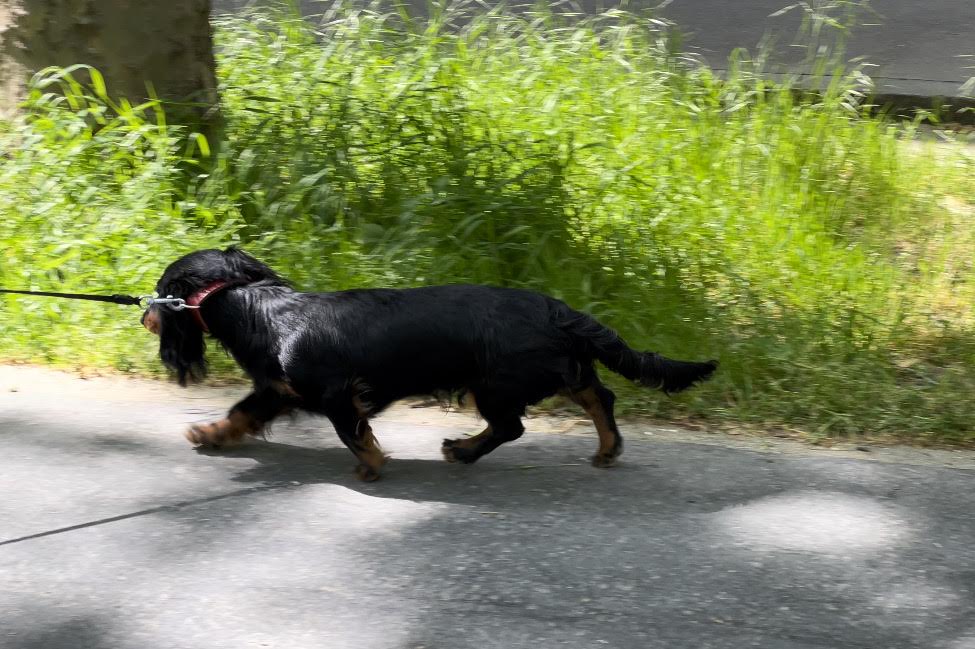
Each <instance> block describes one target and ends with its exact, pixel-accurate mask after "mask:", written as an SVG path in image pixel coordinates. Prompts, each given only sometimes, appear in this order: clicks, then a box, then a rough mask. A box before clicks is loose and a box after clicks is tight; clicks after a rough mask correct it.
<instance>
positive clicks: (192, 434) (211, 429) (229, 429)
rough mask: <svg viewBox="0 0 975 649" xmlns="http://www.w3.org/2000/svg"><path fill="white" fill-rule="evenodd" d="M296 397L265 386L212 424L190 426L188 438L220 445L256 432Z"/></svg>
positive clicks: (195, 441)
mask: <svg viewBox="0 0 975 649" xmlns="http://www.w3.org/2000/svg"><path fill="white" fill-rule="evenodd" d="M294 403H295V398H294V397H292V396H291V395H289V394H282V393H281V392H280V391H278V390H275V389H273V388H270V387H268V388H262V389H260V390H255V391H254V392H252V393H251V394H249V395H247V397H245V398H244V399H243V400H242V401H240V402H239V403H237V404H236V405H234V407H233V408H231V409H230V412H229V413H227V416H226V417H224V418H223V419H221V420H219V421H215V422H213V423H210V424H197V425H194V426H190V428H189V430H187V431H186V439H188V440H189V441H190V442H191V443H193V444H195V445H198V446H212V447H220V446H224V445H226V444H233V443H235V442H239V441H240V440H241V439H242V438H243V437H244V435H257V434H258V433H260V432H261V431H262V430H264V427H265V426H266V425H267V424H268V423H269V422H270V421H271V420H272V419H274V418H275V417H277V416H278V415H280V414H281V413H283V412H285V411H287V410H289V409H290V408H291V407H292V406H293V405H294Z"/></svg>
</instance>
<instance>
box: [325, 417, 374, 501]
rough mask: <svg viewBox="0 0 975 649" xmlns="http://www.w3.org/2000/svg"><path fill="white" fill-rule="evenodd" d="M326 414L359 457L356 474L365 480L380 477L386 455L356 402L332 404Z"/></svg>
mask: <svg viewBox="0 0 975 649" xmlns="http://www.w3.org/2000/svg"><path fill="white" fill-rule="evenodd" d="M325 416H326V417H328V418H329V421H331V422H332V425H333V426H334V427H335V432H336V433H337V434H338V436H339V439H341V440H342V443H343V444H345V446H346V447H347V448H348V449H349V450H350V451H352V452H353V453H354V454H355V456H356V457H357V458H359V465H358V466H357V467H356V469H355V472H356V475H357V476H359V479H360V480H362V481H364V482H372V481H373V480H378V479H379V469H380V468H381V467H382V466H383V465H384V464H385V463H386V459H387V457H386V455H385V454H384V453H383V449H382V447H381V446H379V442H378V441H376V436H375V435H373V433H372V426H370V425H369V421H368V420H367V419H366V418H365V417H363V416H361V414H360V413H359V412H358V409H357V408H356V407H355V405H354V404H352V403H349V404H348V405H340V406H334V405H333V406H332V407H330V408H327V409H325Z"/></svg>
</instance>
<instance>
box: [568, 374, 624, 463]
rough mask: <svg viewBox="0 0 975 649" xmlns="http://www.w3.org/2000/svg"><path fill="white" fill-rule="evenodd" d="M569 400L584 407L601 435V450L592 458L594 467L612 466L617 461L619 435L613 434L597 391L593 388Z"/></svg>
mask: <svg viewBox="0 0 975 649" xmlns="http://www.w3.org/2000/svg"><path fill="white" fill-rule="evenodd" d="M569 398H570V399H572V400H573V401H575V402H576V403H578V404H579V405H580V406H582V409H583V410H585V411H586V414H587V415H589V417H590V418H591V419H592V423H593V424H595V426H596V433H598V434H599V450H597V451H596V455H594V456H593V458H592V463H593V465H594V466H603V467H605V466H611V465H612V464H613V463H614V462H615V461H616V454H617V453H616V451H617V435H616V434H615V433H614V432H613V427H612V426H611V425H610V423H609V417H607V415H606V411H605V409H604V408H603V404H602V402H601V401H600V400H599V397H598V396H597V395H596V391H595V390H593V389H592V388H586V389H585V390H582V391H581V392H576V393H573V394H570V395H569Z"/></svg>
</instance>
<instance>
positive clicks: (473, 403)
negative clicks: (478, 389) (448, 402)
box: [457, 390, 477, 410]
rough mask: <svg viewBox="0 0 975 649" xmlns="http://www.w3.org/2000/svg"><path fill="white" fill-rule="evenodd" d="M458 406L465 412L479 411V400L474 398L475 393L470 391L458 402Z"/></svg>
mask: <svg viewBox="0 0 975 649" xmlns="http://www.w3.org/2000/svg"><path fill="white" fill-rule="evenodd" d="M457 405H458V406H460V407H461V408H463V409H464V410H477V400H476V399H475V398H474V393H473V392H471V391H470V390H468V391H467V392H465V393H464V394H463V396H461V398H460V399H458V400H457Z"/></svg>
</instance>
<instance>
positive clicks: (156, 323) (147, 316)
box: [142, 307, 162, 336]
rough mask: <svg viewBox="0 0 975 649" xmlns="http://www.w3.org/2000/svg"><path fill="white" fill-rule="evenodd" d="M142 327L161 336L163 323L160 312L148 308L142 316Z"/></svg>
mask: <svg viewBox="0 0 975 649" xmlns="http://www.w3.org/2000/svg"><path fill="white" fill-rule="evenodd" d="M142 326H143V327H145V328H146V329H148V330H149V331H150V332H151V333H154V334H156V335H157V336H158V335H159V330H160V329H161V328H162V322H161V321H160V319H159V312H158V311H157V310H156V309H155V308H152V307H150V308H148V309H146V312H145V313H143V314H142Z"/></svg>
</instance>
